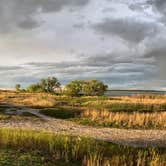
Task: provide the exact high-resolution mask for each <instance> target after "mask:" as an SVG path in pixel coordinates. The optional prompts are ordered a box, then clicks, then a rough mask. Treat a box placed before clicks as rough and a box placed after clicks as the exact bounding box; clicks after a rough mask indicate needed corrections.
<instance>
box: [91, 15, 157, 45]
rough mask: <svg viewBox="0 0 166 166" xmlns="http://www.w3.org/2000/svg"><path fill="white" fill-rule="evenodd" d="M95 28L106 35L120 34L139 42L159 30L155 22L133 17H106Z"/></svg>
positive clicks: (130, 40) (126, 38) (125, 38)
mask: <svg viewBox="0 0 166 166" xmlns="http://www.w3.org/2000/svg"><path fill="white" fill-rule="evenodd" d="M93 28H94V29H95V30H96V31H97V32H99V33H101V34H104V35H109V36H119V37H120V38H122V39H124V40H127V41H129V42H132V43H139V42H141V41H143V40H144V39H146V38H147V37H149V36H152V35H155V34H156V33H157V32H158V28H157V25H156V24H155V23H153V22H143V21H138V20H134V19H132V18H126V19H125V18H124V19H123V18H119V19H104V20H103V22H101V23H97V24H95V25H94V26H93Z"/></svg>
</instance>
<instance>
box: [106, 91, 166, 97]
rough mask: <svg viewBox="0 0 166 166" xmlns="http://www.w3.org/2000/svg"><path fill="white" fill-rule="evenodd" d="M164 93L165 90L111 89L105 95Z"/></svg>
mask: <svg viewBox="0 0 166 166" xmlns="http://www.w3.org/2000/svg"><path fill="white" fill-rule="evenodd" d="M138 94H139V95H145V94H146V95H147V94H148V95H164V94H166V92H164V91H139V90H138V91H127V90H126V91H123V90H122V91H121V90H112V91H111V90H110V91H108V92H107V93H106V94H105V95H106V96H133V95H138Z"/></svg>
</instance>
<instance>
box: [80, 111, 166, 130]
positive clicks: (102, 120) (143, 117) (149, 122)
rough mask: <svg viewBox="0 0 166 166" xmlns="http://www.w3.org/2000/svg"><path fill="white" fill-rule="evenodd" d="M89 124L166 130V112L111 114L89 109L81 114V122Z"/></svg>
mask: <svg viewBox="0 0 166 166" xmlns="http://www.w3.org/2000/svg"><path fill="white" fill-rule="evenodd" d="M81 119H82V123H83V122H84V123H86V122H88V121H87V120H89V123H88V124H91V123H93V124H96V125H102V126H103V125H104V126H109V127H121V128H122V127H125V128H160V129H165V128H166V112H153V113H140V112H132V113H126V112H110V111H107V110H102V111H99V110H91V109H89V110H88V109H87V110H86V111H84V112H83V113H82V114H81V118H80V121H81Z"/></svg>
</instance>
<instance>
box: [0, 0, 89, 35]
mask: <svg viewBox="0 0 166 166" xmlns="http://www.w3.org/2000/svg"><path fill="white" fill-rule="evenodd" d="M89 1H90V0H70V1H69V0H0V24H1V26H0V32H1V33H8V32H11V31H14V30H15V29H17V28H18V27H19V28H22V29H33V28H36V27H38V26H39V24H40V21H39V20H37V19H36V18H35V16H36V15H39V14H40V13H50V12H59V11H61V10H62V9H63V8H65V7H81V6H84V5H86V4H87V3H88V2H89Z"/></svg>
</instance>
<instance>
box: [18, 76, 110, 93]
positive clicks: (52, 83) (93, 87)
mask: <svg viewBox="0 0 166 166" xmlns="http://www.w3.org/2000/svg"><path fill="white" fill-rule="evenodd" d="M60 85H61V84H60V82H59V81H58V79H57V78H55V77H48V78H47V79H41V80H40V81H39V82H38V83H35V84H31V85H29V86H28V87H27V88H26V90H23V89H21V85H20V84H16V86H15V88H16V91H26V92H46V93H56V92H57V91H58V93H60V94H62V93H63V94H66V95H68V96H102V95H104V93H105V92H106V91H107V89H108V86H107V85H105V84H104V83H103V82H101V81H98V80H87V81H84V80H75V81H72V82H70V83H68V84H67V85H66V86H65V88H64V89H63V90H60V91H59V90H58V89H61V87H60Z"/></svg>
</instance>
